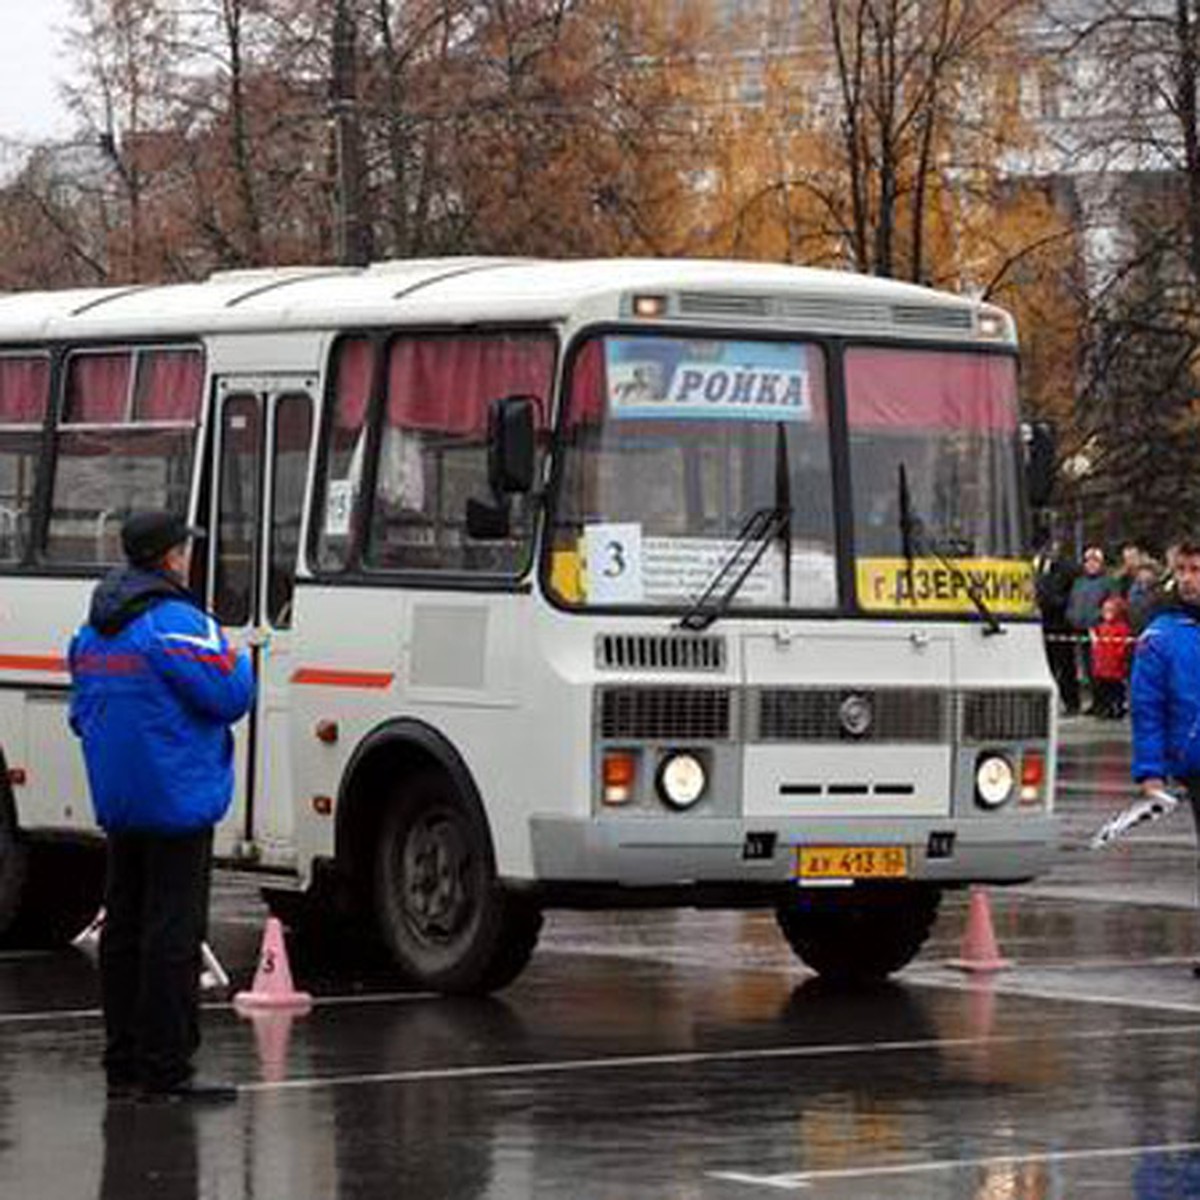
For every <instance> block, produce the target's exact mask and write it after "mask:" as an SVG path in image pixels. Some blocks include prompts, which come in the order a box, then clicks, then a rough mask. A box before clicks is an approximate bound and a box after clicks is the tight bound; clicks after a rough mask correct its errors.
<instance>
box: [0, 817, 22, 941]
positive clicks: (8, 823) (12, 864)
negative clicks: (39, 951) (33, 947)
mask: <svg viewBox="0 0 1200 1200" xmlns="http://www.w3.org/2000/svg"><path fill="white" fill-rule="evenodd" d="M28 866H29V852H28V849H27V847H26V845H25V843H24V841H22V839H21V831H20V829H18V828H17V820H16V815H15V813H14V812H13V805H12V801H11V799H10V798H9V797H7V796H2V795H0V942H2V941H3V940H4V938H5V937H6V935H7V933H8V931H9V930H10V929H11V928H12V926H13V925H14V923H15V922H16V919H17V915H18V913H19V912H20V911H21V897H22V895H23V894H24V892H25V880H26V878H27V877H28Z"/></svg>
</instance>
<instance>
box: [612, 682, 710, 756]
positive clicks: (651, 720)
mask: <svg viewBox="0 0 1200 1200" xmlns="http://www.w3.org/2000/svg"><path fill="white" fill-rule="evenodd" d="M599 701H600V736H601V737H602V738H604V739H606V740H613V739H621V740H623V739H628V740H630V741H635V740H636V741H681V742H723V741H728V740H729V738H730V736H731V735H732V729H733V722H732V709H733V701H732V696H731V695H730V691H729V689H728V688H674V687H621V688H605V689H603V690H602V691H601V692H600V694H599Z"/></svg>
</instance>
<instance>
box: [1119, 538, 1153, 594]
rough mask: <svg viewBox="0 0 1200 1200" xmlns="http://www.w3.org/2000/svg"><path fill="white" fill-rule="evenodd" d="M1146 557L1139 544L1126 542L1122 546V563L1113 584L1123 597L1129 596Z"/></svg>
mask: <svg viewBox="0 0 1200 1200" xmlns="http://www.w3.org/2000/svg"><path fill="white" fill-rule="evenodd" d="M1143 558H1145V555H1144V554H1143V553H1142V548H1141V546H1139V545H1138V544H1137V542H1125V543H1124V544H1123V545H1122V546H1121V563H1120V566H1118V567H1117V570H1116V573H1115V574H1114V575H1113V582H1114V583H1115V585H1116V588H1117V590H1118V591H1119V592H1120V593H1121V595H1122V596H1125V597H1128V596H1129V589H1130V588H1131V587H1133V581H1134V580H1135V579H1136V578H1137V572H1138V567H1140V566H1141V565H1142V559H1143Z"/></svg>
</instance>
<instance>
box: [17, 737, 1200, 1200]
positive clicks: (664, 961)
mask: <svg viewBox="0 0 1200 1200" xmlns="http://www.w3.org/2000/svg"><path fill="white" fill-rule="evenodd" d="M1128 754H1129V752H1128V735H1127V730H1126V728H1125V727H1124V726H1123V725H1121V724H1114V723H1100V722H1095V721H1091V720H1088V719H1078V720H1076V721H1073V722H1068V723H1067V724H1066V727H1065V731H1064V744H1063V748H1062V761H1061V770H1060V779H1061V782H1060V793H1059V794H1060V799H1059V809H1060V812H1061V813H1063V814H1064V815H1065V818H1066V822H1065V830H1064V833H1065V836H1064V845H1063V848H1062V851H1061V853H1060V856H1059V861H1058V864H1057V866H1056V868H1055V870H1054V871H1053V872H1051V873H1050V874H1049V875H1048V876H1046V877H1045V878H1043V879H1041V880H1039V881H1037V882H1036V883H1034V884H1030V885H1027V886H1024V887H1021V888H1017V889H994V890H993V891H992V892H991V893H990V904H991V913H992V918H993V925H994V929H995V933H996V937H997V939H998V941H999V945H1000V950H1001V952H1002V953H1003V954H1004V955H1005V956H1006V957H1007V958H1009V959H1011V960H1012V966H1011V967H1010V968H1009V969H1008V970H1006V971H1004V972H1002V973H999V974H997V975H994V976H989V977H987V978H977V977H972V976H968V975H964V974H963V973H962V972H960V971H958V970H957V969H955V968H954V967H952V966H951V965H949V963H950V960H951V959H952V958H954V957H955V956H956V955H957V954H958V951H959V946H960V940H961V936H962V933H963V930H964V926H965V921H966V914H967V899H966V897H965V896H964V895H961V894H954V895H952V896H950V897H949V898H948V900H947V902H946V903H945V904H944V906H943V910H942V915H941V917H940V918H939V922H938V925H937V927H936V929H935V932H934V936H933V938H932V939H931V941H930V943H929V944H928V945H927V947H926V949H925V951H924V953H923V954H922V955H921V957H920V958H919V959H918V960H917V961H916V962H915V963H914V964H913V965H912V966H910V967H909V968H908V969H906V970H905V971H904V972H902V973H901V974H900V975H898V976H897V977H896V979H895V981H894V982H893V983H891V984H889V985H887V986H885V987H881V988H878V989H875V990H873V991H869V992H866V993H863V994H854V995H851V994H845V993H838V992H836V991H831V990H830V989H828V988H826V987H824V986H823V985H822V984H821V983H820V982H819V981H818V980H816V979H815V978H814V977H813V976H811V975H810V974H809V973H808V972H807V971H806V970H805V969H804V968H803V967H802V966H801V965H800V964H799V963H798V962H797V961H796V960H795V959H794V958H793V957H792V956H791V954H790V952H789V951H788V950H787V948H786V945H785V944H784V943H783V941H782V939H781V938H780V937H779V936H778V934H777V933H776V930H775V925H774V921H773V918H772V917H771V916H770V915H769V914H765V913H721V912H717V913H707V912H692V911H681V912H651V913H640V914H639V913H634V914H629V913H625V914H614V913H555V914H551V915H550V917H549V918H548V921H547V926H546V929H545V931H544V933H543V937H542V941H541V943H540V946H539V950H538V952H537V954H536V955H535V958H534V960H533V963H532V965H531V967H530V968H529V969H528V970H527V971H526V973H525V974H524V975H523V976H522V977H521V978H520V979H519V980H518V982H517V983H516V984H515V985H514V986H512V987H511V988H509V989H508V990H507V991H506V992H504V993H503V994H502V995H500V996H498V997H496V998H493V999H490V1000H486V1001H464V1000H446V999H440V998H435V997H431V996H427V995H421V994H415V993H411V992H403V991H397V990H395V986H394V984H392V983H391V981H389V980H388V979H386V978H385V977H383V976H381V975H379V974H377V973H376V974H372V973H371V972H369V971H364V970H360V969H352V968H349V967H347V966H345V965H341V966H338V967H336V968H332V969H331V968H330V966H329V964H328V963H327V962H312V961H308V960H307V959H306V958H305V957H303V956H301V957H299V958H296V957H294V958H293V967H294V968H295V970H296V973H297V976H298V979H299V981H300V982H301V983H302V984H303V985H304V986H306V987H308V988H310V989H311V990H312V991H313V993H314V994H315V996H316V1002H315V1004H314V1007H313V1009H312V1011H311V1012H310V1013H309V1014H308V1015H307V1016H302V1017H298V1018H290V1017H285V1018H280V1019H275V1020H269V1021H260V1022H258V1023H257V1025H256V1024H255V1023H254V1022H252V1021H249V1020H246V1019H243V1018H241V1017H239V1016H238V1015H237V1014H236V1013H235V1012H234V1011H233V1010H232V1008H231V1007H230V1006H229V1005H228V1004H227V1003H225V1002H223V1001H213V1002H212V1003H210V1004H209V1005H208V1006H207V1007H206V1009H205V1013H204V1047H203V1050H202V1052H201V1066H202V1069H203V1070H204V1072H205V1073H206V1074H209V1075H213V1076H219V1077H222V1078H226V1079H230V1080H233V1081H234V1082H236V1083H237V1084H238V1085H239V1086H240V1088H241V1094H240V1098H239V1100H238V1102H237V1103H236V1104H235V1105H233V1106H230V1107H228V1108H222V1109H211V1110H204V1109H199V1110H197V1109H194V1108H192V1107H190V1106H187V1105H179V1104H165V1105H164V1104H153V1105H150V1104H131V1103H116V1104H106V1102H105V1096H104V1087H103V1080H102V1077H101V1075H100V1072H99V1070H98V1068H97V1065H96V1064H97V1056H98V1053H99V1050H100V1043H101V1036H100V1020H99V1011H98V1009H97V1007H96V1006H97V988H96V978H95V972H94V969H93V967H92V965H91V963H90V962H89V961H88V959H87V958H86V957H85V956H84V955H83V954H81V953H79V952H78V951H65V952H62V953H59V954H54V955H46V954H24V955H23V954H15V953H10V954H0V1200H18V1198H20V1200H25V1198H26V1197H28V1198H30V1200H60V1198H62V1200H79V1198H85V1197H86V1198H88V1200H91V1198H92V1197H102V1198H104V1200H141V1198H142V1197H162V1198H170V1200H185V1198H186V1200H193V1198H199V1197H213V1198H220V1200H263V1198H274V1197H280V1198H289V1200H290V1198H295V1200H306V1198H309V1197H313V1198H316V1197H321V1198H326V1197H328V1198H336V1200H355V1198H360V1197H364V1198H365V1197H371V1198H383V1197H388V1198H390V1197H406V1198H414V1200H436V1198H440V1197H446V1198H452V1200H522V1198H524V1197H565V1198H570V1200H626V1198H640V1197H647V1198H649V1197H655V1198H665V1200H700V1198H705V1200H707V1198H710V1197H711V1198H721V1200H753V1198H754V1197H764V1198H768V1197H773V1196H779V1195H786V1194H794V1195H804V1196H813V1197H830V1198H833V1197H849V1196H853V1197H888V1198H890V1200H907V1198H909V1197H913V1198H917V1197H920V1198H928V1197H932V1198H941V1197H945V1198H947V1200H949V1198H956V1200H957V1198H967V1197H970V1198H972V1200H1050V1198H1057V1197H1076V1196H1086V1197H1088V1198H1097V1200H1100V1198H1108V1197H1112V1198H1117V1197H1139V1198H1142V1200H1148V1198H1150V1197H1155V1198H1159V1197H1164V1198H1165V1197H1188V1196H1196V1197H1200V980H1197V979H1194V978H1193V976H1192V973H1191V965H1192V962H1193V956H1195V955H1198V954H1200V919H1198V918H1197V917H1196V915H1195V910H1196V897H1197V870H1196V854H1195V848H1194V847H1195V840H1194V836H1193V833H1192V829H1191V819H1190V816H1189V815H1188V814H1186V813H1183V812H1181V813H1179V814H1177V815H1176V816H1174V817H1172V818H1170V819H1168V820H1166V821H1164V822H1161V823H1160V824H1158V825H1155V826H1152V827H1149V828H1147V829H1145V830H1143V831H1139V832H1137V833H1135V834H1134V835H1132V836H1131V838H1130V839H1129V841H1128V843H1126V844H1123V845H1120V846H1117V847H1115V848H1113V849H1110V850H1108V851H1105V852H1103V853H1093V852H1089V851H1087V850H1086V849H1084V848H1083V843H1084V841H1085V840H1086V836H1087V835H1088V834H1089V833H1090V832H1091V831H1092V830H1093V829H1094V828H1095V827H1097V826H1098V825H1099V824H1100V822H1101V821H1102V820H1103V818H1104V817H1105V816H1107V815H1108V814H1109V813H1110V812H1112V811H1115V810H1116V809H1117V808H1120V807H1121V806H1122V805H1123V804H1124V803H1125V801H1126V800H1127V799H1128V797H1129V786H1128V783H1127V771H1128ZM263 915H264V914H263V909H262V906H261V904H260V902H259V900H258V897H257V884H256V882H255V881H254V880H252V879H249V878H247V877H244V876H237V875H232V874H222V875H221V876H220V878H219V881H218V886H217V889H216V896H215V900H214V925H213V933H212V940H213V942H214V945H215V946H216V949H217V951H218V953H219V955H220V956H221V958H222V960H223V961H224V963H225V965H226V967H227V968H228V969H229V970H230V973H231V974H232V975H233V976H234V982H235V984H238V985H244V984H245V982H246V981H247V980H248V978H249V976H250V974H251V973H252V970H253V966H254V961H255V956H256V952H257V946H258V938H259V933H260V930H261V925H262V920H263Z"/></svg>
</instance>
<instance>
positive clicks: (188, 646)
mask: <svg viewBox="0 0 1200 1200" xmlns="http://www.w3.org/2000/svg"><path fill="white" fill-rule="evenodd" d="M199 536H202V533H201V531H200V530H197V529H192V528H189V527H188V525H187V524H186V523H185V522H184V521H183V519H182V518H181V517H179V516H177V515H175V514H173V513H167V512H142V513H135V514H133V515H132V516H131V517H130V518H129V519H128V520H127V521H126V522H125V524H124V526H123V527H122V529H121V543H122V546H123V547H124V550H125V556H126V558H127V559H128V565H127V566H125V567H121V568H118V569H116V570H114V571H110V572H109V574H108V575H106V576H105V577H104V579H102V580H101V581H100V583H99V584H98V585H97V587H96V590H95V592H94V593H93V595H92V601H91V609H90V612H89V613H88V619H87V623H86V624H85V625H84V626H83V627H82V628H81V629H80V630H79V632H78V633H76V635H75V637H74V639H73V640H72V642H71V648H70V651H69V655H68V658H69V663H70V669H71V687H72V690H71V709H70V723H71V728H72V729H73V730H74V731H75V733H76V734H78V736H79V737H80V738H81V739H82V741H83V756H84V761H85V763H86V765H87V773H88V783H89V784H90V786H91V792H92V801H93V804H94V805H95V809H96V818H97V820H98V821H99V823H100V825H101V826H102V827H103V828H104V831H105V834H106V835H107V838H108V880H107V883H106V885H105V894H104V907H105V921H104V929H103V932H102V933H101V937H100V981H101V997H102V1001H103V1007H104V1026H105V1036H106V1046H105V1051H104V1067H105V1071H106V1074H107V1076H108V1095H109V1099H110V1100H117V1099H134V1098H163V1099H178V1100H198V1101H208V1102H228V1101H233V1100H236V1099H237V1090H236V1089H235V1088H233V1087H230V1086H228V1085H225V1084H219V1083H204V1082H201V1081H200V1080H197V1079H196V1078H194V1077H193V1075H192V1056H193V1055H194V1054H195V1052H196V1049H197V1047H198V1046H199V1044H200V1024H199V1008H200V1005H199V979H200V957H201V945H202V942H203V939H204V930H205V925H206V922H207V917H208V886H209V877H210V873H211V869H212V866H211V864H212V838H213V826H214V825H215V824H216V823H217V822H218V821H219V820H220V819H221V818H222V817H223V816H224V815H225V813H226V811H227V810H228V808H229V804H230V800H231V799H232V796H233V782H234V776H233V736H232V734H231V733H230V726H231V725H232V724H233V723H234V722H236V721H238V720H239V719H240V718H241V717H243V716H244V715H245V714H246V712H247V711H248V709H249V708H250V704H251V701H252V700H253V697H254V677H253V673H252V670H251V666H250V660H249V658H248V657H247V655H246V654H245V653H244V652H238V651H235V650H233V649H231V647H230V646H229V644H228V642H227V641H226V640H225V635H224V634H223V633H222V632H221V628H220V626H219V625H218V624H217V623H216V621H215V620H214V619H213V618H212V617H211V616H209V615H208V613H206V612H205V611H204V609H203V608H202V607H201V606H200V604H199V602H198V601H197V600H196V598H195V597H194V596H193V595H192V594H191V592H190V591H188V587H187V579H188V566H189V563H190V560H191V541H192V539H193V538H195V537H199Z"/></svg>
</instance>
